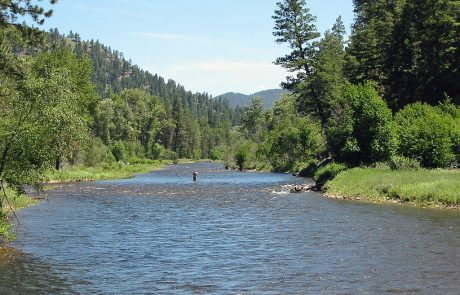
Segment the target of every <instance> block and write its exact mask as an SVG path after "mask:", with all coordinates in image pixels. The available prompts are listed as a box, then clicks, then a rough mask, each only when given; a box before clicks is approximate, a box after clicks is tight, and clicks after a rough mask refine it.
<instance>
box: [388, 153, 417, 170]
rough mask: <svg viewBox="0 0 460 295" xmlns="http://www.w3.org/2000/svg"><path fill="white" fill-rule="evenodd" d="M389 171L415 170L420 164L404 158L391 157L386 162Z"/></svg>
mask: <svg viewBox="0 0 460 295" xmlns="http://www.w3.org/2000/svg"><path fill="white" fill-rule="evenodd" d="M388 166H389V167H390V169H391V170H417V169H419V168H420V162H419V161H417V160H415V159H410V158H407V157H404V156H393V157H391V159H390V161H388Z"/></svg>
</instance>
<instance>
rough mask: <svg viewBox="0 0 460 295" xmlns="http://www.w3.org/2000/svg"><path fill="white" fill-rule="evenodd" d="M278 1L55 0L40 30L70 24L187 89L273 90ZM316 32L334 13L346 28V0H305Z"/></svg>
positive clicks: (65, 28) (278, 72)
mask: <svg viewBox="0 0 460 295" xmlns="http://www.w3.org/2000/svg"><path fill="white" fill-rule="evenodd" d="M276 2H278V0H231V1H228V0H195V1H191V0H78V1H74V0H59V2H58V4H57V5H54V7H53V9H54V15H53V17H51V18H50V19H47V21H46V22H45V25H44V26H43V28H44V29H45V30H48V29H49V28H55V27H57V28H58V29H59V31H60V32H61V33H66V34H67V33H69V31H70V30H72V31H73V32H77V33H79V34H80V36H81V37H82V39H84V40H89V39H94V40H99V41H101V42H102V43H103V44H105V45H107V46H110V47H111V48H112V49H116V50H118V51H121V52H123V54H124V56H125V58H127V59H131V60H132V62H133V63H134V64H137V65H139V66H140V67H141V68H143V69H145V70H148V71H149V72H151V73H156V74H158V75H160V76H163V77H164V78H166V79H173V80H175V81H176V82H177V83H179V84H181V85H183V86H184V87H185V88H186V89H187V90H191V91H193V92H207V93H209V94H211V95H213V96H216V95H219V94H222V93H225V92H229V91H233V92H241V93H245V94H251V93H254V92H257V91H260V90H264V89H271V88H278V87H279V84H280V83H281V82H282V81H284V80H285V77H286V72H285V71H284V70H283V69H282V68H281V67H279V66H275V65H273V64H272V62H273V61H274V60H275V59H276V58H277V57H279V56H283V55H285V54H287V53H289V48H288V47H287V46H286V45H281V44H276V43H275V42H274V37H273V35H272V31H273V24H274V23H273V19H272V18H271V16H272V15H273V11H274V10H275V9H276ZM307 6H308V7H309V8H310V11H311V13H312V14H313V15H315V16H316V17H317V23H316V25H317V28H318V31H319V32H321V33H323V32H324V31H325V30H327V29H329V28H331V27H332V25H333V23H334V22H335V19H336V18H337V17H338V16H339V15H341V16H342V18H343V21H344V23H345V25H346V27H347V32H349V31H350V24H351V22H352V20H353V7H352V0H307Z"/></svg>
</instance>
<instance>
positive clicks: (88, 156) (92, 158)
mask: <svg viewBox="0 0 460 295" xmlns="http://www.w3.org/2000/svg"><path fill="white" fill-rule="evenodd" d="M107 152H108V148H107V146H106V145H105V144H104V143H103V142H102V140H101V139H99V138H94V139H93V140H92V142H91V145H90V146H88V148H87V149H86V150H85V151H84V158H83V161H84V164H85V166H97V165H99V164H101V163H104V162H105V161H106V157H107Z"/></svg>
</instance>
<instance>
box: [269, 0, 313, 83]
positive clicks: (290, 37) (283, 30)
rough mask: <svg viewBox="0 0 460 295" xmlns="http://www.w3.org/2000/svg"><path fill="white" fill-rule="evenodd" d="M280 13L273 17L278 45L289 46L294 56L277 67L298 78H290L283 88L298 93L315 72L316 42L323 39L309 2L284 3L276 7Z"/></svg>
mask: <svg viewBox="0 0 460 295" xmlns="http://www.w3.org/2000/svg"><path fill="white" fill-rule="evenodd" d="M276 4H277V5H278V9H277V10H275V15H274V16H273V17H272V18H273V19H274V20H275V27H274V32H273V35H274V36H275V37H276V42H277V43H280V44H282V43H288V45H289V47H290V48H291V49H292V52H291V53H290V54H288V55H286V56H284V57H279V58H277V59H276V61H275V64H276V65H281V66H282V67H283V68H285V69H287V70H288V71H289V72H293V73H295V74H296V75H295V76H289V77H287V82H284V83H283V84H282V85H283V87H285V88H287V89H290V90H294V91H296V90H297V86H298V85H299V83H300V82H301V81H303V80H305V79H306V77H308V76H309V75H310V74H311V73H312V71H313V65H312V60H313V56H314V54H315V44H314V42H313V41H314V40H315V39H316V38H318V37H319V36H320V34H319V33H318V32H317V31H316V26H315V24H314V22H315V21H316V17H314V16H313V15H311V14H310V10H309V9H308V8H307V7H306V4H305V0H284V1H283V2H278V3H276Z"/></svg>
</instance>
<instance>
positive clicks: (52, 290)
mask: <svg viewBox="0 0 460 295" xmlns="http://www.w3.org/2000/svg"><path fill="white" fill-rule="evenodd" d="M0 270H1V271H0V282H1V283H0V294H77V293H76V292H75V291H73V290H72V288H71V286H70V285H69V283H68V282H67V281H66V280H65V279H63V278H62V277H60V276H59V275H58V274H57V273H55V272H54V270H53V268H52V267H51V266H49V265H47V264H46V263H44V262H43V261H41V260H40V259H38V258H35V257H33V256H32V255H29V254H25V253H21V252H19V251H17V250H15V249H13V248H10V247H5V246H0Z"/></svg>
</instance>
